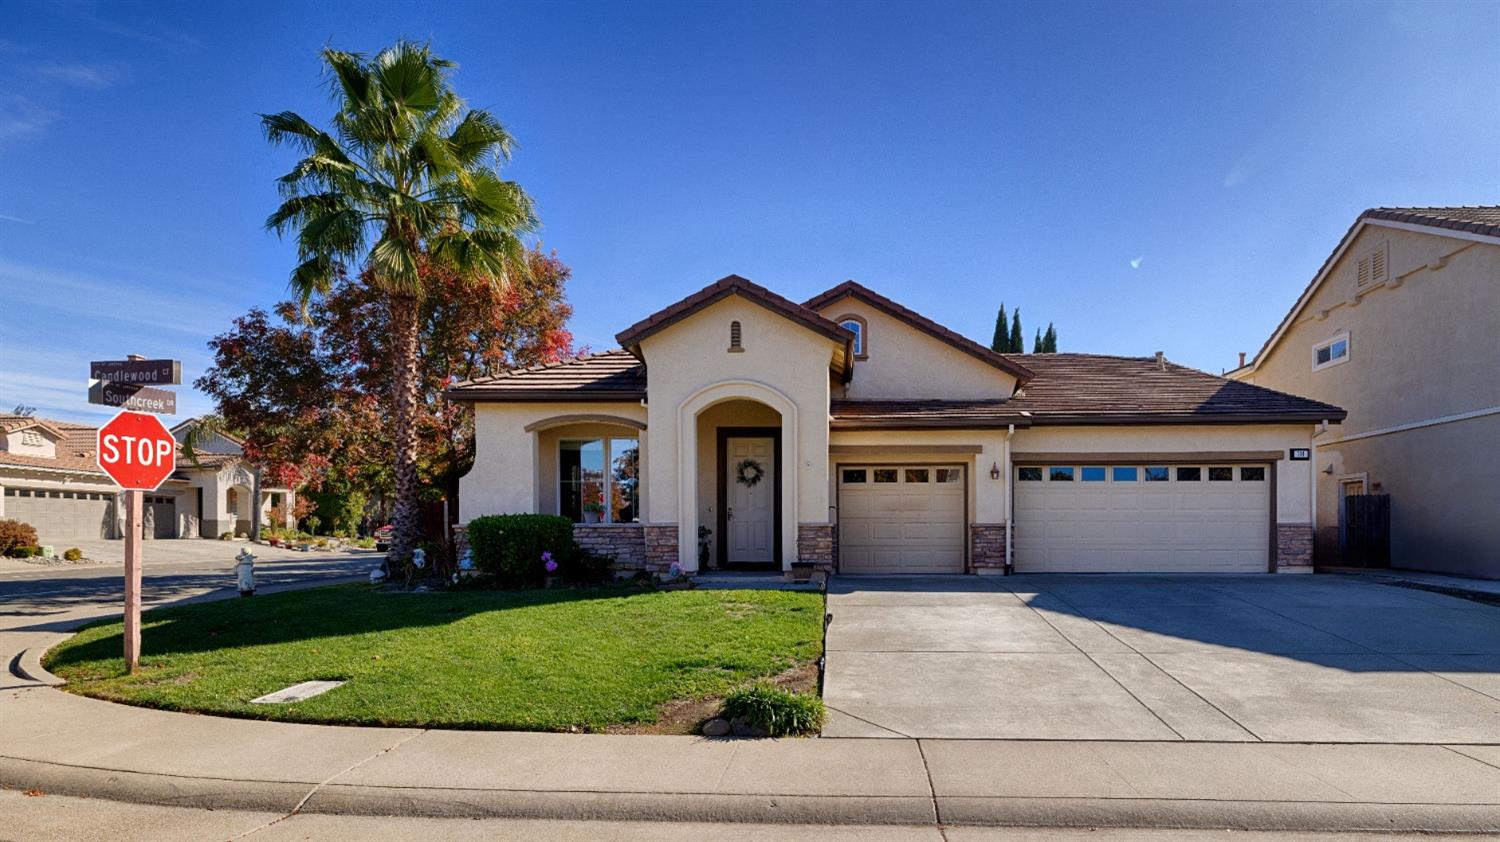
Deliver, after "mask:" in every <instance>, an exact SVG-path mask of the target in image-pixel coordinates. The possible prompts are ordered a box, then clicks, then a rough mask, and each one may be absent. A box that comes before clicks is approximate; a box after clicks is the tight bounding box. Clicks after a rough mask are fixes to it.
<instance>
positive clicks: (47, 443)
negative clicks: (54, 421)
mask: <svg viewBox="0 0 1500 842" xmlns="http://www.w3.org/2000/svg"><path fill="white" fill-rule="evenodd" d="M28 433H30V434H32V437H33V438H38V439H40V441H37V442H36V443H35V444H28V443H27V442H26V438H27V434H28ZM3 443H4V444H5V450H7V451H10V452H11V453H14V454H17V455H19V456H35V457H38V458H40V459H56V458H57V440H56V439H54V438H53V437H52V434H51V433H48V432H46V431H44V430H38V429H35V428H32V429H29V430H16V431H15V432H13V433H9V434H7V435H6V436H5V438H4V440H3Z"/></svg>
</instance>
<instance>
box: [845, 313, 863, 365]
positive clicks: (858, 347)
mask: <svg viewBox="0 0 1500 842" xmlns="http://www.w3.org/2000/svg"><path fill="white" fill-rule="evenodd" d="M839 327H842V328H845V329H847V330H848V331H849V332H850V333H853V334H854V358H855V359H856V360H862V359H865V358H866V357H868V356H869V355H870V347H869V345H868V337H867V336H865V333H866V329H865V320H864V319H863V318H861V317H859V316H853V315H850V316H841V317H839Z"/></svg>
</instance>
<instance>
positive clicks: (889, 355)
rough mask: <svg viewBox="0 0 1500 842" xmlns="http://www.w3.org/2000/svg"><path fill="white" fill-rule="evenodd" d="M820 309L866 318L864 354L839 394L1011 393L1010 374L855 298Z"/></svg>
mask: <svg viewBox="0 0 1500 842" xmlns="http://www.w3.org/2000/svg"><path fill="white" fill-rule="evenodd" d="M818 312H819V313H821V314H822V315H823V316H826V317H828V318H830V319H833V320H835V321H837V320H839V319H841V318H843V317H844V316H849V315H855V316H859V317H860V318H862V319H864V320H865V324H866V333H865V348H864V351H865V354H866V355H867V357H868V358H867V359H860V360H856V361H855V363H854V379H853V380H852V381H851V382H850V383H849V385H848V386H846V387H843V389H842V394H841V395H840V396H841V397H846V398H849V399H853V400H873V399H880V398H885V399H899V398H911V399H922V398H931V399H948V400H980V399H986V398H1001V399H1003V398H1009V397H1010V396H1011V394H1012V393H1013V392H1014V391H1015V385H1016V381H1015V378H1014V377H1011V376H1010V375H1009V374H1006V373H1005V372H1003V371H1001V370H1000V369H998V368H995V367H994V366H992V365H989V364H988V363H985V362H981V361H980V360H977V359H975V358H974V357H972V356H970V355H968V354H965V353H964V352H963V351H960V350H958V349H957V348H954V347H953V346H952V345H949V344H947V343H945V342H940V341H938V340H937V339H934V338H932V337H931V336H928V335H927V334H926V333H923V332H922V331H919V330H917V329H915V328H913V327H912V326H911V325H909V324H907V323H906V322H903V321H901V320H899V319H894V318H892V317H890V316H888V315H886V314H885V312H884V311H882V310H878V309H876V308H874V307H871V306H870V305H868V304H865V303H864V302H862V301H860V300H858V299H856V298H841V299H839V300H837V301H834V302H831V303H830V304H828V305H827V306H825V307H823V308H822V309H821V310H819V311H818Z"/></svg>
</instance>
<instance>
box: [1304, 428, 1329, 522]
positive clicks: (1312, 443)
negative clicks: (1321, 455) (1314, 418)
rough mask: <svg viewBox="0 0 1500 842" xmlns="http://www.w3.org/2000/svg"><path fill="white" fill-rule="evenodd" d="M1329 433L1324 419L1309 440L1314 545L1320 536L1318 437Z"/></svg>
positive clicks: (1309, 503) (1309, 507)
mask: <svg viewBox="0 0 1500 842" xmlns="http://www.w3.org/2000/svg"><path fill="white" fill-rule="evenodd" d="M1327 432H1328V419H1326V418H1325V419H1323V423H1321V424H1319V425H1318V426H1317V427H1316V428H1315V429H1314V431H1313V434H1312V436H1311V437H1310V438H1309V439H1308V448H1309V449H1308V454H1307V464H1308V468H1307V470H1308V486H1307V488H1308V495H1307V496H1308V497H1309V498H1311V499H1310V500H1309V501H1308V506H1307V516H1308V518H1309V521H1308V522H1309V523H1310V524H1312V530H1313V542H1314V543H1317V535H1318V436H1321V435H1323V434H1324V433H1327Z"/></svg>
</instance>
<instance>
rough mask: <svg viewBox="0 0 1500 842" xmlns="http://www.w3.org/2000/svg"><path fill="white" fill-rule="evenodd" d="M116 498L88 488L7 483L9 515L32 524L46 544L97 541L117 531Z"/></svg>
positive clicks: (40, 539) (6, 511)
mask: <svg viewBox="0 0 1500 842" xmlns="http://www.w3.org/2000/svg"><path fill="white" fill-rule="evenodd" d="M114 498H115V496H114V495H113V494H104V493H96V492H88V491H57V490H54V489H45V488H15V487H12V486H6V488H5V516H6V517H7V518H10V519H12V520H19V521H24V522H26V523H29V524H31V525H32V526H33V527H35V528H36V535H37V540H38V541H40V542H41V543H43V544H47V545H53V544H65V543H67V542H68V541H97V540H99V539H100V538H109V537H112V536H113V534H114V519H115V508H114ZM61 551H62V550H61V549H59V550H58V552H61Z"/></svg>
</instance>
